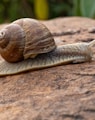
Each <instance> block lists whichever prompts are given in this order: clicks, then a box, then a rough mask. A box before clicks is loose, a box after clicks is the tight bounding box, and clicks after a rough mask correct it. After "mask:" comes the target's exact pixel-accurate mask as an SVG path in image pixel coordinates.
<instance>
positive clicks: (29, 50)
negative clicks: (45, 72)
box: [0, 18, 95, 76]
mask: <svg viewBox="0 0 95 120" xmlns="http://www.w3.org/2000/svg"><path fill="white" fill-rule="evenodd" d="M94 44H95V40H93V41H91V42H90V43H75V44H67V45H62V46H56V44H55V41H54V39H53V37H52V35H51V33H50V31H49V30H48V29H47V28H46V26H45V25H43V24H42V23H40V22H38V21H37V20H34V19H29V18H23V19H19V20H16V21H14V22H13V23H11V24H9V25H7V26H6V27H4V28H3V29H2V30H1V31H0V54H1V56H2V57H3V58H4V59H5V60H4V61H1V62H0V76H3V75H11V74H17V73H20V72H23V71H28V70H34V69H40V68H46V67H51V66H56V65H60V64H67V63H78V62H85V61H90V60H91V59H92V50H91V46H93V45H94Z"/></svg>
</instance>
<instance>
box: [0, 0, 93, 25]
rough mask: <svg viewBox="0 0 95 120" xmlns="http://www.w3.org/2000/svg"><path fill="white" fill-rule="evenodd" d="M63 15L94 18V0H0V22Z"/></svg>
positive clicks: (41, 18)
mask: <svg viewBox="0 0 95 120" xmlns="http://www.w3.org/2000/svg"><path fill="white" fill-rule="evenodd" d="M65 16H85V17H90V18H95V0H0V23H4V22H11V21H14V20H16V19H19V18H22V17H30V18H36V19H39V20H47V19H52V18H56V17H65Z"/></svg>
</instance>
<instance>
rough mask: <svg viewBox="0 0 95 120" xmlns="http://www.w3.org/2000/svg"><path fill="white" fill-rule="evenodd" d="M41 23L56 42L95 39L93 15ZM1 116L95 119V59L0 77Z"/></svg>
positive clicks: (34, 119) (28, 119)
mask: <svg viewBox="0 0 95 120" xmlns="http://www.w3.org/2000/svg"><path fill="white" fill-rule="evenodd" d="M43 23H44V24H45V25H46V26H47V27H48V28H49V29H50V31H51V32H52V34H53V36H54V38H55V41H56V44H58V45H61V44H67V43H73V42H81V41H82V42H89V41H91V40H92V39H95V33H94V26H95V21H94V20H92V19H87V18H78V17H72V18H57V19H54V20H50V21H45V22H44V21H43ZM1 27H2V26H1ZM93 51H95V48H93ZM94 53H95V52H94ZM0 120H95V60H93V61H92V62H91V63H82V64H70V65H62V66H57V67H52V68H47V69H42V70H37V71H29V72H25V73H22V74H18V75H13V76H6V77H0Z"/></svg>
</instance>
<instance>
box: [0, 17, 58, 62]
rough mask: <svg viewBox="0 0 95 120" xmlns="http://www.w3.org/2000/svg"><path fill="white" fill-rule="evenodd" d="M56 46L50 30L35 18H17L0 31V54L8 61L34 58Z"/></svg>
mask: <svg viewBox="0 0 95 120" xmlns="http://www.w3.org/2000/svg"><path fill="white" fill-rule="evenodd" d="M54 48H56V45H55V42H54V39H53V37H52V35H51V33H50V31H49V30H48V29H47V28H46V27H45V26H44V25H43V24H41V23H40V22H38V21H37V20H34V19H29V18H24V19H19V20H16V21H14V22H13V23H12V24H10V25H8V26H6V27H5V28H4V29H2V30H1V31H0V54H1V56H2V57H3V58H4V59H5V60H6V61H8V62H18V61H22V60H23V59H27V58H34V57H35V56H37V55H38V54H41V53H47V52H49V51H51V50H53V49H54Z"/></svg>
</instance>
